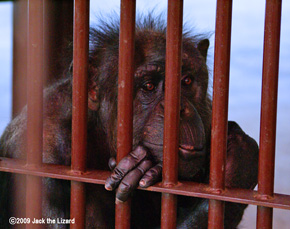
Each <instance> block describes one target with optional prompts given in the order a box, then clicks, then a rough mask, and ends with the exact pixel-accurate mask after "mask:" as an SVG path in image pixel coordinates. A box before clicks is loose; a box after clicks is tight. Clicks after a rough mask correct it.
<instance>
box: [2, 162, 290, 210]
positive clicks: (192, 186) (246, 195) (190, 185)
mask: <svg viewBox="0 0 290 229" xmlns="http://www.w3.org/2000/svg"><path fill="white" fill-rule="evenodd" d="M0 171H3V172H13V173H19V174H26V175H34V176H40V177H50V178H56V179H63V180H73V181H79V182H86V183H92V184H102V185H104V184H105V181H106V179H107V177H108V176H109V175H110V173H111V172H110V171H102V170H89V171H86V172H84V173H76V172H73V171H72V170H71V168H70V166H64V165H53V164H43V166H42V167H38V168H35V167H28V166H26V162H25V161H21V160H18V159H11V158H4V157H0ZM139 189H140V190H147V191H153V192H165V193H169V194H175V195H183V196H191V197H199V198H207V199H214V200H222V201H228V202H235V203H242V204H252V205H259V206H264V207H272V208H280V209H286V210H290V195H284V194H279V193H275V194H274V195H273V197H269V196H261V195H259V194H258V192H257V191H254V190H247V189H227V188H226V189H225V190H224V191H222V192H221V193H220V194H217V193H216V192H215V191H214V190H213V189H211V188H210V187H209V185H207V184H202V183H195V182H185V181H182V182H178V184H177V185H176V186H173V187H170V188H166V187H163V186H162V183H158V184H155V185H154V186H151V187H149V188H147V189H141V188H139Z"/></svg>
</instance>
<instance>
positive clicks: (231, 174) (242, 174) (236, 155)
mask: <svg viewBox="0 0 290 229" xmlns="http://www.w3.org/2000/svg"><path fill="white" fill-rule="evenodd" d="M227 145H228V146H227V149H228V150H227V162H226V187H228V188H244V189H253V188H254V187H255V186H256V184H257V175H258V153H259V149H258V145H257V143H256V142H255V140H254V139H252V138H250V137H249V136H248V135H246V134H245V133H244V132H243V130H242V129H241V128H240V127H239V125H238V124H237V123H235V122H229V123H228V142H227ZM246 207H247V205H245V204H237V203H230V202H226V203H225V222H224V224H225V228H236V227H237V225H238V224H239V222H240V221H241V219H242V216H243V213H244V210H245V208H246ZM179 212H180V217H179V219H178V227H179V228H207V224H208V222H207V219H208V217H207V216H208V200H207V199H198V200H197V203H195V205H194V206H192V207H190V208H188V209H180V211H179Z"/></svg>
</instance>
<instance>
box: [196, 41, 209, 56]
mask: <svg viewBox="0 0 290 229" xmlns="http://www.w3.org/2000/svg"><path fill="white" fill-rule="evenodd" d="M208 47H209V40H208V39H204V40H201V41H200V42H199V43H198V45H197V49H198V50H199V52H200V54H201V55H202V56H203V58H204V59H205V61H206V57H207V50H208Z"/></svg>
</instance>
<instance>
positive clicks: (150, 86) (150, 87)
mask: <svg viewBox="0 0 290 229" xmlns="http://www.w3.org/2000/svg"><path fill="white" fill-rule="evenodd" d="M143 89H144V90H146V91H153V90H154V89H155V85H154V84H153V83H152V82H148V83H145V84H144V85H143Z"/></svg>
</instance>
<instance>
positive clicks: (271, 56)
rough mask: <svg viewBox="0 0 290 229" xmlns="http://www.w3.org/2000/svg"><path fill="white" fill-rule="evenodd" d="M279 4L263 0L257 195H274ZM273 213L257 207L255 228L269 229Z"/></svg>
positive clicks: (279, 24)
mask: <svg viewBox="0 0 290 229" xmlns="http://www.w3.org/2000/svg"><path fill="white" fill-rule="evenodd" d="M281 4H282V1H281V0H267V2H266V17H265V35H264V56H263V82H262V102H261V104H262V105H261V127H260V154H259V175H258V193H259V194H260V195H261V196H264V197H265V198H267V197H268V198H269V197H270V196H273V193H274V166H275V141H276V118H277V92H278V72H279V47H280V27H281ZM272 217H273V209H271V208H264V207H258V212H257V228H272Z"/></svg>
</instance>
